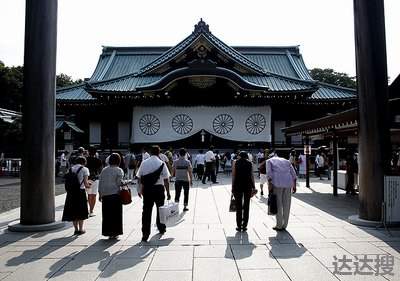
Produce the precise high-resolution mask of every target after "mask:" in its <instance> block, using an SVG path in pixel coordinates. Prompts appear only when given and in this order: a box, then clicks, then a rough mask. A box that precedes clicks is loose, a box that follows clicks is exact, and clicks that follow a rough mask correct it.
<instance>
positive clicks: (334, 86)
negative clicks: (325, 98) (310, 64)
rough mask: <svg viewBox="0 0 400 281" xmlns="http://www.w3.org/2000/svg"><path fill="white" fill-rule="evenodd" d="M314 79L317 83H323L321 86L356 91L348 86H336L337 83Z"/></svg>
mask: <svg viewBox="0 0 400 281" xmlns="http://www.w3.org/2000/svg"><path fill="white" fill-rule="evenodd" d="M314 81H316V82H317V83H318V84H321V85H323V86H327V87H331V88H337V89H342V90H350V91H353V92H357V89H353V88H348V87H343V86H338V85H334V84H330V83H326V82H322V81H319V80H314Z"/></svg>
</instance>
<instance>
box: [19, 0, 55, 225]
mask: <svg viewBox="0 0 400 281" xmlns="http://www.w3.org/2000/svg"><path fill="white" fill-rule="evenodd" d="M56 52H57V0H27V1H26V18H25V56H24V96H23V98H24V103H23V110H22V113H23V134H24V147H23V154H22V174H21V220H20V221H21V224H22V225H40V224H49V223H52V222H54V212H55V210H54V165H55V164H54V162H55V159H54V158H55V156H54V146H55V139H54V124H55V79H56V77H55V75H56Z"/></svg>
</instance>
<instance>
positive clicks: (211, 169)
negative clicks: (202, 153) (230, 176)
mask: <svg viewBox="0 0 400 281" xmlns="http://www.w3.org/2000/svg"><path fill="white" fill-rule="evenodd" d="M209 176H211V181H212V182H213V183H215V182H216V181H217V177H216V175H215V166H214V163H213V162H206V171H205V172H204V175H203V179H202V182H203V183H206V178H207V177H209Z"/></svg>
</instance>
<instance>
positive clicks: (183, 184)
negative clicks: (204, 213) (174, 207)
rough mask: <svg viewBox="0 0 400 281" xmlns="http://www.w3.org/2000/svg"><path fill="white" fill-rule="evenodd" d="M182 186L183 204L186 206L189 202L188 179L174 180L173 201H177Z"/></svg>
mask: <svg viewBox="0 0 400 281" xmlns="http://www.w3.org/2000/svg"><path fill="white" fill-rule="evenodd" d="M182 188H183V205H184V206H187V205H188V202H189V182H188V181H179V180H178V181H176V182H175V202H177V203H179V198H180V197H181V191H182Z"/></svg>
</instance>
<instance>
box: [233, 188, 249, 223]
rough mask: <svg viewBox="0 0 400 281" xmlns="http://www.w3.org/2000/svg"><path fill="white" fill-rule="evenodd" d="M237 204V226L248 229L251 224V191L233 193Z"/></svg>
mask: <svg viewBox="0 0 400 281" xmlns="http://www.w3.org/2000/svg"><path fill="white" fill-rule="evenodd" d="M233 196H235V202H236V224H237V227H239V228H243V227H247V223H248V222H249V208H250V198H251V191H246V192H243V191H235V192H234V193H233Z"/></svg>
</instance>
